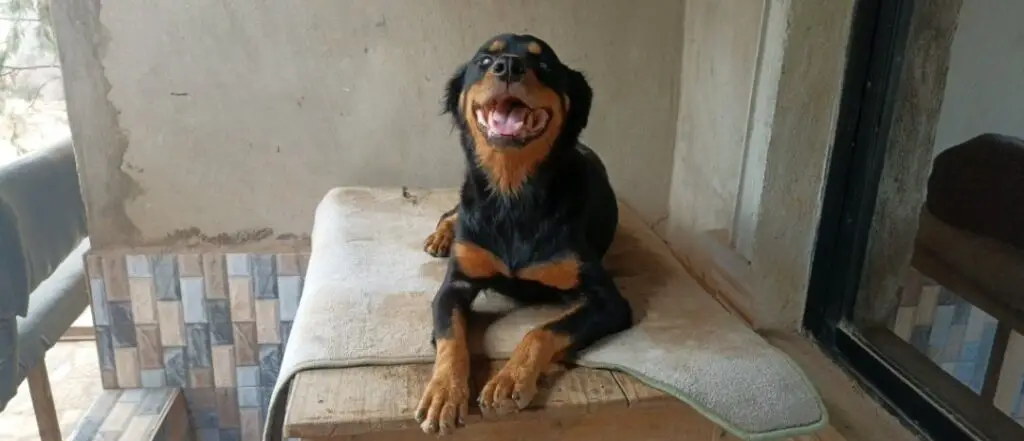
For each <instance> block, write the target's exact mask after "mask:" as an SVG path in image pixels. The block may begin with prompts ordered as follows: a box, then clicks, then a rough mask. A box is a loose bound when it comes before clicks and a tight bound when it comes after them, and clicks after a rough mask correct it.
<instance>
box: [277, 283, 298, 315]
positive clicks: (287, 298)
mask: <svg viewBox="0 0 1024 441" xmlns="http://www.w3.org/2000/svg"><path fill="white" fill-rule="evenodd" d="M300 291H302V278H301V277H299V276H278V277H277V293H278V299H279V300H280V301H279V302H278V303H279V308H280V314H281V320H282V321H292V320H295V311H296V310H297V309H299V292H300Z"/></svg>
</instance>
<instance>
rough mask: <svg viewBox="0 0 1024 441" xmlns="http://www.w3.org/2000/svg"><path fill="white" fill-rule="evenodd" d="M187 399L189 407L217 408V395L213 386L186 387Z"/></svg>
mask: <svg viewBox="0 0 1024 441" xmlns="http://www.w3.org/2000/svg"><path fill="white" fill-rule="evenodd" d="M185 401H186V402H187V403H188V408H189V409H215V408H217V395H216V394H215V393H214V390H213V388H212V387H203V388H188V389H185Z"/></svg>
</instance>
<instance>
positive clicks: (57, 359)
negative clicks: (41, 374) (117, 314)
mask: <svg viewBox="0 0 1024 441" xmlns="http://www.w3.org/2000/svg"><path fill="white" fill-rule="evenodd" d="M46 365H47V370H48V372H49V375H50V383H51V384H52V387H53V400H54V402H55V403H56V407H57V415H58V417H59V419H60V431H61V435H62V436H65V437H66V436H68V435H70V434H71V432H72V431H74V430H75V425H76V424H77V423H78V420H79V419H80V418H81V417H82V415H84V414H85V413H86V412H87V411H88V410H89V405H91V404H92V401H93V399H95V398H96V397H97V396H99V394H100V393H101V392H102V390H103V386H102V385H101V384H100V370H99V363H98V361H97V355H96V343H95V342H93V341H76V342H59V343H57V345H56V346H54V347H53V348H52V349H50V350H49V351H47V353H46ZM38 439H39V433H38V430H37V428H36V419H35V412H33V410H32V399H31V398H30V397H29V392H28V383H27V382H23V383H22V384H21V387H20V388H18V395H17V396H15V397H14V399H13V400H11V402H10V403H8V404H7V408H6V409H4V411H3V412H0V441H37V440H38Z"/></svg>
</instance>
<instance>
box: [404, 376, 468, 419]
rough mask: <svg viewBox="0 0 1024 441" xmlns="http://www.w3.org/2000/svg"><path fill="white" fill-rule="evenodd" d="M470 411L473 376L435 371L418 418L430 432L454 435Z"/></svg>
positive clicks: (421, 403) (421, 402)
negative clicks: (470, 380)
mask: <svg viewBox="0 0 1024 441" xmlns="http://www.w3.org/2000/svg"><path fill="white" fill-rule="evenodd" d="M468 411H469V379H468V378H466V377H465V376H460V375H457V374H455V373H453V372H450V371H447V370H446V371H435V372H434V376H433V377H432V378H431V379H430V383H428V384H427V389H426V390H425V391H424V392H423V398H421V399H420V404H419V406H417V407H416V421H417V422H418V423H420V429H423V432H424V433H428V434H441V435H450V434H451V433H452V432H454V431H455V428H456V427H457V426H462V425H465V421H466V415H467V414H468Z"/></svg>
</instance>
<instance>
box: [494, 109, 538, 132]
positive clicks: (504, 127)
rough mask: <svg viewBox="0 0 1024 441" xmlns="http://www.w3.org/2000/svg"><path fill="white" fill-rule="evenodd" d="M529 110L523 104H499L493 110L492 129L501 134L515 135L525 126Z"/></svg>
mask: <svg viewBox="0 0 1024 441" xmlns="http://www.w3.org/2000/svg"><path fill="white" fill-rule="evenodd" d="M528 111H529V109H528V108H526V107H523V106H515V107H511V108H510V107H506V106H499V107H498V108H496V109H494V111H493V112H491V124H490V126H491V131H493V132H494V133H496V134H498V135H501V136H515V135H516V134H517V133H519V130H520V129H522V128H523V123H524V122H525V120H526V112H528Z"/></svg>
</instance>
